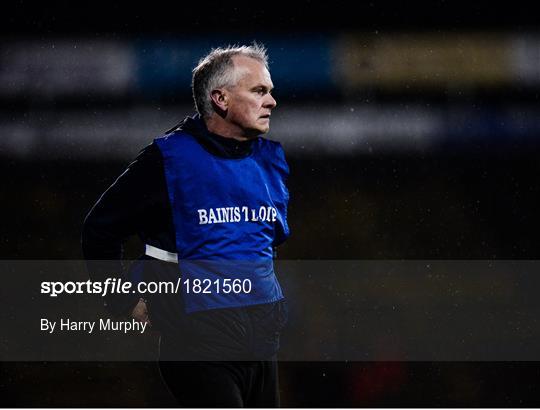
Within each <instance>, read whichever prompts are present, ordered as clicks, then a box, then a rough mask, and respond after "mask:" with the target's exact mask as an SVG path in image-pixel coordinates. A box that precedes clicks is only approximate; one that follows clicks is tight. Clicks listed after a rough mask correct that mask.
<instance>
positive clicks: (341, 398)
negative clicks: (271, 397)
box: [0, 1, 540, 407]
mask: <svg viewBox="0 0 540 410" xmlns="http://www.w3.org/2000/svg"><path fill="white" fill-rule="evenodd" d="M1 14H2V26H1V27H2V28H1V30H2V37H1V39H0V101H1V105H2V106H3V107H4V108H3V109H2V111H1V113H0V136H1V138H0V158H1V162H0V170H1V173H2V175H4V181H3V183H2V184H1V188H0V192H1V196H0V198H1V201H2V212H1V214H0V215H1V216H0V220H1V226H2V235H1V238H0V241H1V242H0V256H1V258H2V259H80V258H81V251H80V240H79V236H80V231H81V223H82V221H83V219H84V216H85V215H86V213H87V212H88V211H89V209H90V207H91V206H92V205H93V203H94V202H95V201H96V200H97V198H98V196H99V195H100V194H101V193H102V192H103V191H104V190H105V189H106V188H107V187H108V186H109V185H110V184H111V183H112V182H113V181H114V180H115V178H116V177H117V176H118V175H119V174H120V173H121V172H122V171H123V169H124V168H125V167H126V165H127V164H128V163H129V161H130V159H132V158H133V157H134V156H135V155H136V153H137V152H138V150H139V149H140V148H142V147H143V146H144V145H146V144H148V143H150V142H151V141H152V139H153V138H155V137H157V136H159V135H160V134H161V133H162V132H164V131H165V130H167V129H169V128H170V127H171V126H172V125H174V124H175V123H176V122H178V121H179V120H180V119H182V118H183V117H184V116H185V115H188V114H190V113H192V111H193V108H192V102H191V97H190V88H189V85H190V72H191V69H192V67H193V66H194V64H195V63H196V62H197V60H198V59H199V58H200V57H201V56H203V55H204V54H205V53H206V52H208V51H209V49H210V48H211V47H217V46H222V45H227V44H232V43H251V42H252V41H253V40H257V41H259V42H262V43H264V44H265V45H266V46H267V47H268V49H269V55H270V60H271V64H270V68H271V73H272V76H273V81H274V84H275V86H276V90H275V97H276V99H277V101H278V107H277V108H276V111H275V115H273V119H272V129H271V132H270V134H269V137H270V138H274V139H277V140H279V141H281V142H282V144H283V145H284V147H285V149H286V152H287V156H288V161H289V164H290V168H291V176H290V181H289V187H290V192H291V204H290V216H289V221H290V225H291V230H292V232H293V235H292V237H291V239H290V240H289V242H288V243H286V244H285V245H284V246H283V247H282V248H281V249H280V251H279V257H280V258H281V259H537V258H538V256H539V255H538V253H539V251H538V239H537V234H538V228H539V227H540V217H539V216H538V201H537V197H538V193H539V190H540V182H539V179H538V174H539V172H538V171H539V165H538V154H539V152H540V140H539V136H540V115H539V114H540V106H539V102H538V99H539V92H540V31H539V30H538V24H537V21H536V20H537V19H536V16H535V14H534V13H533V12H531V10H530V9H529V8H527V7H525V6H522V5H520V4H519V3H516V2H512V3H511V4H510V3H504V4H503V5H497V4H493V3H488V2H474V4H472V3H470V4H467V5H464V4H463V3H455V2H452V3H450V2H444V1H437V2H431V3H429V6H428V5H425V4H415V3H410V2H403V3H398V2H376V3H375V2H372V3H362V4H361V5H354V6H353V5H351V4H349V3H345V2H344V3H341V4H340V3H339V2H332V4H328V3H324V2H322V3H319V2H317V3H316V2H310V1H304V2H298V3H294V4H293V3H292V2H289V3H288V4H283V3H276V2H273V3H264V4H263V3H260V2H244V1H243V2H235V3H234V4H233V3H208V2H206V3H201V4H175V5H172V4H166V3H160V2H152V4H145V5H144V6H136V5H134V4H130V3H114V4H112V2H110V3H109V2H101V1H98V2H91V3H87V4H78V5H77V6H73V5H71V6H68V5H67V4H64V3H50V2H47V3H43V4H40V5H34V4H30V3H28V2H24V1H20V2H14V3H12V4H8V5H2V13H1ZM140 247H141V245H140V243H138V241H137V240H133V241H130V242H129V244H128V246H127V249H128V256H130V255H131V256H136V255H137V253H138V252H139V250H140ZM285 291H286V290H285ZM539 376H540V366H539V365H538V364H537V363H535V362H519V363H517V362H481V363H480V362H413V363H411V362H356V363H351V362H349V363H335V362H333V363H320V362H312V363H306V362H300V363H291V362H287V363H282V366H281V369H280V377H281V388H282V399H283V400H282V401H283V405H284V406H311V407H317V406H325V407H347V406H354V407H362V406H371V407H379V406H381V407H384V406H399V407H407V406H416V407H424V406H427V407H436V406H492V407H493V406H511V407H519V406H529V407H530V406H533V407H534V406H538V405H539V404H540V400H539V399H538V397H537V394H536V392H537V390H538V380H540V378H539ZM0 391H2V397H3V399H2V404H4V405H8V406H85V407H92V406H130V407H139V406H169V405H173V404H174V403H173V402H172V400H171V398H170V396H169V395H168V393H167V391H166V390H165V388H164V387H163V385H162V384H161V382H160V380H159V374H158V372H157V367H156V366H155V365H154V364H152V363H3V364H2V365H1V367H0Z"/></svg>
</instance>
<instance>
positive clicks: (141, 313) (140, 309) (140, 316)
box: [131, 298, 152, 326]
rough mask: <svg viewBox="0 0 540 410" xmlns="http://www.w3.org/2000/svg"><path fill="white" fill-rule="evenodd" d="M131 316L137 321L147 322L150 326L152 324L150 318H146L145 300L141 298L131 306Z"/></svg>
mask: <svg viewBox="0 0 540 410" xmlns="http://www.w3.org/2000/svg"><path fill="white" fill-rule="evenodd" d="M131 317H132V318H133V319H135V320H138V321H139V322H142V323H148V324H149V325H150V326H152V323H150V320H149V319H148V309H147V307H146V301H145V300H144V299H143V298H140V299H139V303H137V305H136V306H135V307H134V308H133V311H132V312H131Z"/></svg>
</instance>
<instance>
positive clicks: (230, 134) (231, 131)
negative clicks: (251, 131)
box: [203, 115, 250, 141]
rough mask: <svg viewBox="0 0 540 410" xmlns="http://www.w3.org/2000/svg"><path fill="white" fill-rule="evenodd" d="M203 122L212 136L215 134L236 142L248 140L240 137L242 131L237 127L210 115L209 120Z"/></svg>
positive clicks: (242, 136)
mask: <svg viewBox="0 0 540 410" xmlns="http://www.w3.org/2000/svg"><path fill="white" fill-rule="evenodd" d="M203 121H204V123H205V124H206V128H207V129H208V131H210V132H211V133H212V134H217V135H219V136H222V137H225V138H233V139H235V140H237V141H248V140H249V139H250V138H248V137H246V136H244V135H242V131H241V130H239V129H238V128H237V127H234V126H232V125H231V124H230V123H228V122H226V121H225V120H223V118H221V117H219V116H216V115H212V116H211V117H210V118H205V119H204V120H203Z"/></svg>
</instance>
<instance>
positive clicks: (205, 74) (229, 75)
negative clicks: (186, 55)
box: [191, 43, 268, 118]
mask: <svg viewBox="0 0 540 410" xmlns="http://www.w3.org/2000/svg"><path fill="white" fill-rule="evenodd" d="M234 56H244V57H250V58H253V59H255V60H257V61H259V62H261V63H262V64H264V66H265V67H266V69H268V55H267V51H266V48H265V47H264V46H263V45H262V44H258V43H253V44H252V45H250V46H228V47H225V48H221V47H219V48H214V49H212V50H211V51H210V53H208V55H206V56H205V57H203V58H201V59H200V60H199V63H198V64H197V67H195V68H194V69H193V78H192V82H191V89H192V91H193V100H194V101H195V108H196V109H197V112H198V113H199V115H200V116H201V117H203V118H208V117H209V116H210V115H211V114H212V112H213V111H214V110H213V107H212V99H211V98H210V93H211V92H212V90H215V89H216V88H220V87H226V86H233V85H235V84H236V83H237V82H238V80H239V78H237V77H238V75H237V74H236V73H235V72H234V70H233V68H234V62H233V57H234Z"/></svg>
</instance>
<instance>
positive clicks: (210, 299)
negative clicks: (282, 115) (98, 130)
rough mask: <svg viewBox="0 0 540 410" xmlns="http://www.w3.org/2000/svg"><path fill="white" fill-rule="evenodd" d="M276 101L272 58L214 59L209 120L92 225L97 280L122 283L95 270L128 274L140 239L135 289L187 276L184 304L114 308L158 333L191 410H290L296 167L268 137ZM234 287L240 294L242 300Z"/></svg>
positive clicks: (146, 156) (251, 50) (149, 156)
mask: <svg viewBox="0 0 540 410" xmlns="http://www.w3.org/2000/svg"><path fill="white" fill-rule="evenodd" d="M272 89H273V84H272V80H271V77H270V73H269V70H268V60H267V55H266V50H265V49H264V48H263V47H262V46H259V45H257V44H254V45H252V46H242V47H228V48H218V49H214V50H212V51H211V52H210V53H209V54H208V55H207V56H206V57H204V58H203V59H202V60H201V61H200V62H199V64H198V66H197V67H196V68H195V69H194V70H193V82H192V90H193V97H194V101H195V106H196V109H197V112H198V115H195V116H193V117H187V118H186V119H185V120H183V121H182V122H181V123H180V124H179V125H178V126H176V127H174V128H173V129H172V130H170V131H169V132H168V133H167V134H166V135H165V136H164V137H162V138H157V139H156V140H155V141H154V142H153V143H152V144H150V145H149V146H147V147H146V148H145V149H143V150H142V151H141V153H140V154H139V156H138V157H137V158H136V160H135V161H134V162H133V163H131V164H130V165H129V167H128V168H127V170H126V171H125V172H124V173H123V174H122V175H121V176H120V177H119V178H118V179H117V180H116V181H115V183H114V184H113V185H112V186H111V187H110V188H109V189H108V190H107V191H106V192H105V193H104V194H103V195H102V197H101V198H100V199H99V201H98V202H97V204H96V205H95V206H94V207H93V209H92V210H91V211H90V213H89V215H88V216H87V218H86V220H85V224H84V229H83V235H82V244H83V253H84V256H85V258H86V259H87V260H88V266H89V270H90V274H91V276H92V278H93V279H94V280H104V278H105V277H107V276H111V272H110V269H106V268H105V267H104V266H102V265H101V264H100V263H99V262H97V261H98V260H114V261H118V262H117V265H116V266H115V269H113V270H114V271H116V272H118V275H120V272H121V271H122V267H121V263H120V259H121V253H122V242H123V241H124V240H125V239H126V238H127V237H128V236H130V235H133V234H138V235H139V236H140V238H141V239H142V240H143V241H144V243H145V244H146V252H145V256H143V257H142V258H141V260H140V261H139V262H138V263H136V264H134V265H135V266H134V267H132V268H131V272H130V277H131V279H133V280H145V281H149V280H153V281H169V280H173V281H174V279H175V278H178V276H181V278H182V282H181V283H182V287H181V292H180V293H179V294H174V295H170V294H167V295H165V294H160V295H138V294H126V295H115V296H114V297H113V296H110V297H108V298H107V299H106V300H105V302H106V306H107V307H108V309H109V310H110V311H111V312H112V313H113V314H129V313H130V312H131V316H132V317H134V318H136V319H138V320H140V321H143V322H144V321H149V322H151V324H152V326H153V328H154V329H157V330H159V331H160V332H161V343H160V369H161V372H162V376H163V378H164V380H165V382H166V383H167V385H168V386H169V388H170V390H171V392H172V393H173V394H174V396H175V397H176V399H177V400H178V402H179V404H180V405H184V406H189V407H193V406H205V407H237V406H249V407H261V406H262V407H271V406H278V405H279V394H278V384H277V366H276V361H275V355H276V352H277V350H278V348H279V333H280V331H281V329H282V327H283V326H284V324H285V322H286V319H287V311H286V305H285V301H284V299H283V294H282V291H281V288H280V286H279V283H278V281H277V279H276V276H275V274H274V270H273V263H272V257H273V254H274V249H275V247H276V246H278V245H279V244H281V243H282V242H283V241H284V240H285V239H286V238H287V237H288V235H289V228H288V225H287V220H286V215H287V204H288V191H287V189H286V186H285V180H286V177H287V175H288V167H287V164H286V162H285V158H284V154H283V150H282V148H281V146H280V145H279V143H276V142H272V141H270V140H267V139H264V138H262V137H260V135H261V134H264V133H267V132H268V130H269V128H270V116H271V113H272V110H273V109H274V108H275V106H276V101H275V99H274V98H273V96H272V94H271V92H272ZM115 263H116V262H115ZM109 266H110V265H109ZM235 279H236V280H237V281H238V282H237V283H238V284H241V285H242V286H240V287H238V286H236V288H235V290H234V291H231V287H230V284H231V281H232V280H235ZM197 281H199V282H197ZM227 281H228V282H227ZM195 284H197V285H195ZM201 284H206V285H207V288H206V289H205V290H210V291H209V292H202V291H201V288H200V285H201ZM227 284H228V285H229V287H227ZM196 286H199V287H198V288H196ZM208 288H209V289H208ZM225 289H226V290H227V291H225Z"/></svg>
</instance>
